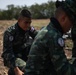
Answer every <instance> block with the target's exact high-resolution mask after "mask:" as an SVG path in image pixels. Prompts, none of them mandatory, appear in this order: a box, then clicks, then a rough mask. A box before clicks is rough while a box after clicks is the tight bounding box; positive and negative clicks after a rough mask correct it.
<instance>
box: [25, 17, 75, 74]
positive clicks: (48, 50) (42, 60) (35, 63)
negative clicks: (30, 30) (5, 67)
mask: <svg viewBox="0 0 76 75" xmlns="http://www.w3.org/2000/svg"><path fill="white" fill-rule="evenodd" d="M62 35H63V30H62V28H61V26H60V24H59V22H58V21H57V20H56V19H55V18H51V22H50V23H49V25H47V26H46V27H44V28H43V29H41V30H40V31H39V33H38V34H37V36H36V37H35V40H34V42H33V44H32V46H31V49H30V52H29V56H28V60H27V62H26V69H25V75H75V74H76V67H75V64H76V62H75V61H74V63H73V64H70V63H69V62H68V60H67V58H66V55H65V52H64V41H63V39H62Z"/></svg>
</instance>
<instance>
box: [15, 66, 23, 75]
mask: <svg viewBox="0 0 76 75" xmlns="http://www.w3.org/2000/svg"><path fill="white" fill-rule="evenodd" d="M14 71H15V75H23V74H24V72H22V71H21V70H20V69H19V68H18V67H16V68H15V69H14Z"/></svg>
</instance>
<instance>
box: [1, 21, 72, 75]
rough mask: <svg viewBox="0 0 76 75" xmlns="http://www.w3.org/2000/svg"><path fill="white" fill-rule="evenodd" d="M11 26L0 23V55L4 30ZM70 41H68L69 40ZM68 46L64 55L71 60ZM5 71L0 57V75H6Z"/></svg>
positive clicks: (8, 23)
mask: <svg viewBox="0 0 76 75" xmlns="http://www.w3.org/2000/svg"><path fill="white" fill-rule="evenodd" d="M13 23H15V21H13ZM10 24H12V22H11V21H10V22H7V21H5V22H3V21H0V55H1V54H2V46H3V33H4V31H5V29H6V28H8V27H9V25H10ZM69 41H70V40H69ZM69 41H66V43H68V42H69ZM67 47H68V46H66V48H65V53H66V56H67V58H71V50H69V49H68V48H67ZM7 71H8V68H6V67H5V66H4V65H3V60H2V58H1V56H0V75H7Z"/></svg>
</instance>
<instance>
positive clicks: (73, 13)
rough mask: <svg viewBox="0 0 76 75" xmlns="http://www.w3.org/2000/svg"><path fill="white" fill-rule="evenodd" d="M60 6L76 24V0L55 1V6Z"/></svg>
mask: <svg viewBox="0 0 76 75" xmlns="http://www.w3.org/2000/svg"><path fill="white" fill-rule="evenodd" d="M60 6H61V7H62V8H63V10H64V11H65V12H66V14H67V15H68V17H69V18H70V19H71V21H72V23H73V24H76V0H65V1H58V0H57V1H56V7H57V8H58V7H60Z"/></svg>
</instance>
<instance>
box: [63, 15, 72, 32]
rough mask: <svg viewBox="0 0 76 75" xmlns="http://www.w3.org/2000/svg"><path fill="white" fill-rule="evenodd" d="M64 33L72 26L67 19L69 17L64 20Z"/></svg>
mask: <svg viewBox="0 0 76 75" xmlns="http://www.w3.org/2000/svg"><path fill="white" fill-rule="evenodd" d="M64 26H65V32H67V31H69V30H70V28H71V27H72V26H73V25H72V22H71V20H70V19H69V17H68V16H67V17H66V19H65V25H64Z"/></svg>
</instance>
